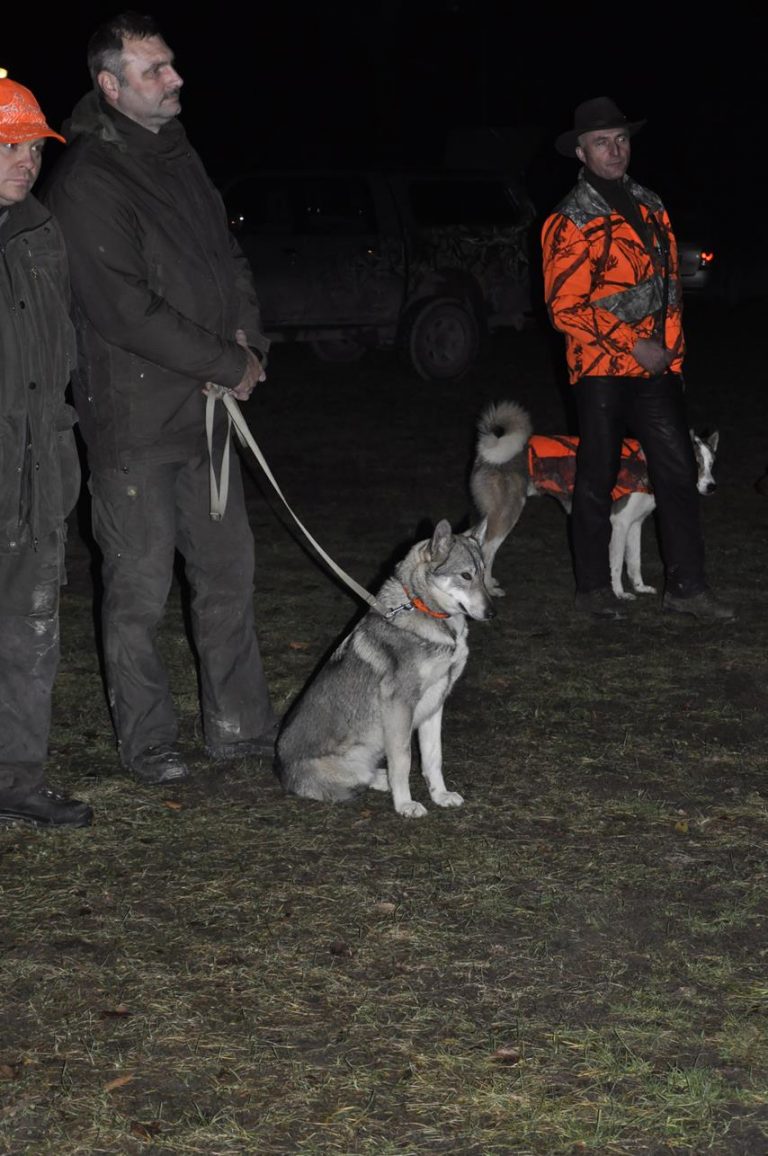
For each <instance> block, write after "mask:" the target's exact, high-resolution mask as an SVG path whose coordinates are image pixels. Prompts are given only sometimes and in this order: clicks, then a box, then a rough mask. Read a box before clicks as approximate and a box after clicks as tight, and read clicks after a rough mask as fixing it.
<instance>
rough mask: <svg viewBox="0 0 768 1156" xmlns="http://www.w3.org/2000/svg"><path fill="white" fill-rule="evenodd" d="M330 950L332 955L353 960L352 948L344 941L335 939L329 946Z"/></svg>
mask: <svg viewBox="0 0 768 1156" xmlns="http://www.w3.org/2000/svg"><path fill="white" fill-rule="evenodd" d="M328 950H329V951H330V953H331V955H341V956H343V957H344V958H345V959H351V958H352V948H351V947H350V946H349V944H348V943H345V942H344V940H343V939H334V941H333V943H331V944H329V945H328Z"/></svg>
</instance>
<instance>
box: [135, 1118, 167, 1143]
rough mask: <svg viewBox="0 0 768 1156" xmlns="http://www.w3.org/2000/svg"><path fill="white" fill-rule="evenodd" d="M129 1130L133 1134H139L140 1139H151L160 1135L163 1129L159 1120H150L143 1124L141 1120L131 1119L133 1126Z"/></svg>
mask: <svg viewBox="0 0 768 1156" xmlns="http://www.w3.org/2000/svg"><path fill="white" fill-rule="evenodd" d="M128 1130H129V1132H130V1133H131V1135H132V1136H138V1138H139V1140H151V1139H152V1137H153V1136H158V1135H159V1134H160V1133H161V1132H162V1130H163V1129H162V1127H161V1125H160V1121H159V1120H150V1121H149V1123H148V1124H142V1122H141V1120H131V1126H130V1128H129V1129H128Z"/></svg>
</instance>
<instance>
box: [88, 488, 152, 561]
mask: <svg viewBox="0 0 768 1156" xmlns="http://www.w3.org/2000/svg"><path fill="white" fill-rule="evenodd" d="M88 488H89V489H90V491H91V497H92V499H93V501H92V505H91V520H92V524H93V535H94V537H95V539H96V541H97V542H98V544H99V548H100V549H101V552H102V554H103V555H104V557H105V559H106V560H107V561H108V562H109V561H114V560H115V559H117V558H123V559H126V558H127V559H133V560H138V559H140V558H143V557H144V555H145V553H146V548H147V527H146V506H145V500H144V498H145V486H144V484H142V483H141V482H137V481H136V480H129V478H128V477H127V476H126V475H125V474H124V473H123V472H122V471H117V470H97V471H94V472H92V473H91V477H90V481H89V483H88Z"/></svg>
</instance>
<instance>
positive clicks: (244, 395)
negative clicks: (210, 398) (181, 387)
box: [203, 329, 267, 401]
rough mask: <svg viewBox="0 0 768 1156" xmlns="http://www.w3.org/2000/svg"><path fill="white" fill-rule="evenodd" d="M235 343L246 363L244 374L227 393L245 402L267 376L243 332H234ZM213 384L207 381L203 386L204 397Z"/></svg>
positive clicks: (239, 330)
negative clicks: (242, 351)
mask: <svg viewBox="0 0 768 1156" xmlns="http://www.w3.org/2000/svg"><path fill="white" fill-rule="evenodd" d="M235 341H236V342H237V344H238V345H240V346H242V348H243V349H244V350H245V356H246V358H247V361H246V363H245V373H244V374H243V376H242V377H241V378H240V380H239V381H238V383H237V385H235V386H233V387H232V389H228V390H227V393H230V394H231V395H232V397H236V398H237V400H238V401H247V400H248V398H249V397H250V396H251V394H252V393H253V391H254V389H255V388H256V386H257V385H258V384H259V382H260V381H266V380H267V375H266V373H265V372H264V370H263V368H262V365H261V362H260V361H259V359H258V357H257V356H256V354H255V353H254V352H253V350H252V349H250V348H249V346H248V341H247V338H246V336H245V332H244V330H242V329H238V330H236V332H235ZM213 384H215V383H214V382H210V381H207V382H206V383H205V385H204V386H203V393H204V394H205V395H206V396H207V395H208V394H209V393H210V386H211V385H213Z"/></svg>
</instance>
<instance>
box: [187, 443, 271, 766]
mask: <svg viewBox="0 0 768 1156" xmlns="http://www.w3.org/2000/svg"><path fill="white" fill-rule="evenodd" d="M230 465H231V468H230V481H229V497H228V501H227V508H226V513H225V514H224V517H223V519H222V520H221V521H213V520H212V519H211V517H210V516H209V508H210V506H209V503H210V497H209V474H208V459H207V457H205V458H196V459H194V460H192V461H190V462H188V463H187V464H185V466H184V467H183V469H182V470H181V472H180V473H179V476H178V479H177V487H176V499H177V508H178V519H179V520H178V536H177V540H176V545H177V548H178V550H179V553H180V554H182V556H183V557H184V561H185V573H186V576H187V579H188V581H189V585H190V590H191V613H192V631H193V635H194V640H195V646H196V648H197V653H198V659H199V664H200V690H201V699H202V713H203V730H204V734H205V740H206V743H207V744H209V745H210V744H214V743H231V742H239V741H241V740H245V739H255V738H259V737H260V736H261V735H263V734H265V733H266V732H267V731H268V730H269V729H270V728H271V727H272V725H273V724H274V722H275V721H276V717H275V713H274V711H273V709H272V704H271V702H270V697H269V691H268V688H267V682H266V678H265V675H264V668H263V666H262V661H261V653H260V650H259V644H258V640H257V637H256V626H255V621H254V606H253V583H254V566H255V563H254V541H253V533H252V531H251V527H250V523H249V521H248V514H247V511H246V508H245V499H244V496H243V482H242V476H241V472H240V462H239V459H238V457H237V454H236V453H235V452H234V450H233V452H232V457H231V463H230Z"/></svg>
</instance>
